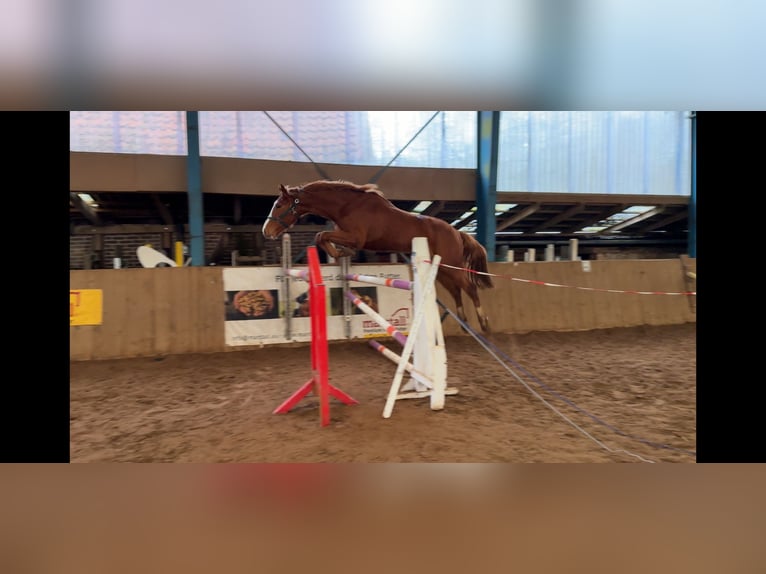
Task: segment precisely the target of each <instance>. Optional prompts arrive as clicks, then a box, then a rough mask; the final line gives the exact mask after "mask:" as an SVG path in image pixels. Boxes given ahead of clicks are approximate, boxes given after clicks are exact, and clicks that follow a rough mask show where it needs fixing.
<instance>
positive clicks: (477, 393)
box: [70, 323, 696, 463]
mask: <svg viewBox="0 0 766 574" xmlns="http://www.w3.org/2000/svg"><path fill="white" fill-rule="evenodd" d="M382 342H383V343H385V344H386V345H387V346H388V347H389V348H391V349H392V350H394V351H395V352H397V353H400V352H401V347H399V346H398V344H397V343H396V342H393V341H382ZM489 342H490V345H489V346H490V348H491V349H493V350H494V352H495V355H497V356H498V357H500V359H501V360H497V359H496V358H495V357H493V355H492V354H491V353H490V352H489V351H487V350H486V349H485V348H483V347H482V346H481V345H480V344H479V342H478V341H477V340H475V339H474V338H473V337H471V336H468V335H465V336H453V337H447V339H446V349H447V357H448V384H449V385H450V386H452V387H456V388H458V389H459V394H457V395H454V396H448V397H447V398H446V404H445V408H444V410H442V411H432V410H431V409H430V407H429V400H428V399H427V398H424V399H411V400H402V401H397V402H396V405H395V407H394V411H393V415H392V416H391V418H389V419H384V418H383V417H382V412H383V406H384V403H385V400H386V396H387V394H388V390H389V388H390V386H391V381H392V379H393V376H394V372H395V370H396V365H395V364H394V363H392V362H390V361H389V360H388V359H386V358H385V357H383V356H382V355H380V354H378V353H376V352H375V351H374V350H373V349H372V348H370V347H369V345H368V344H367V342H366V341H354V342H339V343H331V344H330V383H331V384H333V385H334V386H336V387H338V388H339V389H341V390H343V391H345V392H346V393H348V394H349V395H351V396H352V397H354V398H355V399H356V400H358V401H359V404H356V405H343V404H340V403H338V402H336V401H335V400H334V399H333V400H332V404H331V416H332V424H331V425H329V426H327V427H324V428H322V427H320V424H319V410H318V406H317V404H318V403H317V399H316V397H315V396H313V395H309V396H308V397H306V398H305V399H303V401H301V403H299V404H298V406H296V407H295V408H294V409H293V410H292V411H291V412H289V413H287V414H278V415H277V414H272V413H273V411H274V409H275V408H276V407H277V406H279V405H280V404H281V403H282V402H283V401H284V400H285V399H287V398H288V397H289V396H290V395H291V394H292V393H293V392H294V391H295V390H297V389H298V388H299V387H300V386H301V385H302V384H303V383H305V382H306V381H307V380H308V379H309V378H310V377H311V362H310V349H309V347H308V346H280V347H273V346H272V347H266V348H263V349H258V350H248V351H231V352H225V353H213V354H193V355H175V356H168V357H163V358H159V357H158V358H139V359H121V360H106V361H84V362H73V363H71V366H70V414H71V422H70V430H71V438H70V441H71V442H70V445H71V449H70V456H71V461H72V462H642V461H644V460H649V461H653V462H687V463H691V462H695V455H694V451H695V450H696V410H695V405H696V325H695V324H694V323H690V324H684V325H670V326H651V327H650V326H644V327H635V328H624V329H603V330H595V331H580V332H567V333H556V332H536V333H529V334H523V335H508V334H496V335H493V336H492V337H491V338H490V339H489ZM519 379H521V380H522V381H524V382H525V383H526V384H527V385H528V386H529V387H530V388H531V389H533V390H534V391H535V392H536V393H538V394H539V397H538V396H535V394H533V393H532V392H531V391H530V390H529V389H528V388H526V387H525V386H524V385H523V384H522V382H520V380H519ZM405 380H406V379H405ZM540 397H541V398H542V399H545V401H546V402H547V404H548V405H550V406H552V407H554V408H555V409H556V410H557V411H559V413H561V415H564V416H565V417H567V419H569V421H571V422H567V420H565V419H564V418H562V416H561V415H560V414H557V413H556V412H554V411H553V410H551V408H549V406H547V405H546V402H543V401H542V400H541V398H540ZM572 405H576V408H575V407H574V406H572ZM573 425H576V427H575V426H573ZM665 447H672V448H665ZM626 451H627V452H626ZM639 457H640V458H639Z"/></svg>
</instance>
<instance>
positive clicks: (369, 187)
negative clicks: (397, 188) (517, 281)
mask: <svg viewBox="0 0 766 574" xmlns="http://www.w3.org/2000/svg"><path fill="white" fill-rule="evenodd" d="M301 187H302V188H303V189H304V191H313V188H314V187H316V188H318V189H320V190H321V189H327V188H343V189H347V190H349V191H357V192H360V193H375V194H377V195H379V196H380V197H386V196H385V195H383V192H382V191H380V189H378V186H377V185H376V184H374V183H365V184H364V185H357V184H355V183H352V182H350V181H345V180H343V179H336V180H329V179H320V180H317V181H312V182H311V183H307V184H305V185H302V186H301Z"/></svg>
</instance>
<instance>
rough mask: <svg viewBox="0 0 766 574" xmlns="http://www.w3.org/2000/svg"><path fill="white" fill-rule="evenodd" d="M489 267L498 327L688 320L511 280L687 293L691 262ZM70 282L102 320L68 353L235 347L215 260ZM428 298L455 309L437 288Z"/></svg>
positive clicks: (670, 310)
mask: <svg viewBox="0 0 766 574" xmlns="http://www.w3.org/2000/svg"><path fill="white" fill-rule="evenodd" d="M583 263H587V264H589V265H590V271H585V270H584V269H583ZM684 264H685V265H686V267H684ZM489 270H490V272H491V273H495V274H499V275H503V276H504V277H495V278H494V281H495V285H496V286H495V288H494V289H489V290H484V291H482V292H481V298H482V305H483V307H484V309H485V311H486V312H487V313H488V314H489V316H490V322H491V325H492V328H493V330H495V331H498V332H509V333H524V332H529V331H551V330H553V331H577V330H590V329H602V328H611V327H631V326H637V325H666V324H680V323H688V322H696V314H695V304H696V297H690V296H683V295H638V294H628V293H607V292H601V291H586V290H581V289H574V288H572V287H548V286H543V285H538V284H531V283H525V282H522V281H518V280H517V279H529V280H533V281H545V282H550V283H556V284H561V285H567V286H581V287H589V288H596V289H615V290H625V291H628V290H634V291H661V292H684V291H696V281H695V280H693V279H690V278H689V277H688V276H687V274H686V271H692V272H694V271H696V262H695V260H694V259H686V260H685V262H684V261H682V260H681V259H652V260H596V261H588V262H580V261H552V262H534V263H521V262H519V263H490V267H489ZM69 284H70V288H72V289H102V290H103V291H104V303H103V304H104V309H103V324H102V325H98V326H77V327H70V330H69V343H70V348H69V356H70V359H71V360H87V359H107V358H123V357H141V356H161V355H167V354H180V353H206V352H220V351H231V350H235V349H242V348H243V347H236V348H231V347H226V346H225V345H224V313H223V305H222V303H223V300H224V291H223V277H222V268H221V267H183V268H174V267H168V268H155V269H117V270H115V269H99V270H90V271H70V273H69ZM437 297H438V298H439V300H440V301H442V302H443V303H445V304H446V305H447V306H448V307H449V308H450V309H453V310H454V303H453V302H452V300H451V299H450V297H449V295H447V293H446V291H444V290H443V289H442V288H441V286H438V287H437ZM217 301H220V302H221V304H217V303H216V302H217ZM464 305H465V309H466V313H467V314H468V318H469V322H470V324H471V326H473V327H474V328H477V329H478V322H477V321H476V319H475V317H474V311H473V305H472V304H471V302H470V301H469V300H467V299H465V298H464ZM443 325H444V332H445V335H458V334H461V333H462V331H461V329H460V327H459V326H458V325H457V323H456V322H455V321H453V320H452V319H451V318H447V319H446V320H445V321H444V323H443Z"/></svg>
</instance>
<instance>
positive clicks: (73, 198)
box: [69, 191, 101, 225]
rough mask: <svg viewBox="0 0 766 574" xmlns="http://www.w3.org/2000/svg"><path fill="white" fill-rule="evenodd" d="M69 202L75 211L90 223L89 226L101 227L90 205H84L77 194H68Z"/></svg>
mask: <svg viewBox="0 0 766 574" xmlns="http://www.w3.org/2000/svg"><path fill="white" fill-rule="evenodd" d="M69 202H70V203H71V204H72V205H73V206H75V207H76V208H77V210H78V211H79V212H80V213H82V214H83V216H85V219H87V220H88V221H90V223H91V225H101V218H100V217H99V216H98V213H96V210H95V209H93V208H92V207H91V206H90V205H88V204H87V203H85V201H84V200H83V198H82V197H80V195H79V194H77V193H73V192H71V191H70V192H69Z"/></svg>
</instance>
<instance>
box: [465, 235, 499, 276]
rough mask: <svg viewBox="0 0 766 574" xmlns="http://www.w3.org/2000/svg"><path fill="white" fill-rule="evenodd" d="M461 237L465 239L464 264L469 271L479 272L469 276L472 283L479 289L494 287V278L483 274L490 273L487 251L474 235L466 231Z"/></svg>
mask: <svg viewBox="0 0 766 574" xmlns="http://www.w3.org/2000/svg"><path fill="white" fill-rule="evenodd" d="M460 237H461V238H462V239H463V264H464V265H465V266H466V267H467V268H468V269H470V270H472V271H477V273H469V274H468V276H469V278H470V280H471V283H473V284H474V285H476V286H477V287H478V288H479V289H484V288H485V287H494V285H493V284H492V277H490V276H489V275H483V273H488V271H489V270H488V268H487V250H486V249H484V246H483V245H482V244H481V243H479V242H478V241H476V239H474V237H473V236H472V235H468V234H467V233H466V232H465V231H461V232H460Z"/></svg>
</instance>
